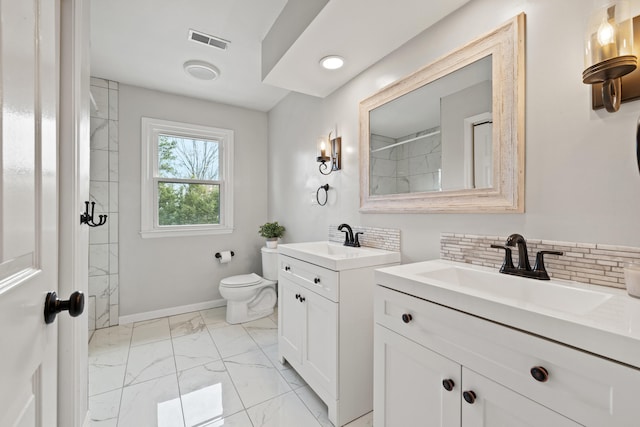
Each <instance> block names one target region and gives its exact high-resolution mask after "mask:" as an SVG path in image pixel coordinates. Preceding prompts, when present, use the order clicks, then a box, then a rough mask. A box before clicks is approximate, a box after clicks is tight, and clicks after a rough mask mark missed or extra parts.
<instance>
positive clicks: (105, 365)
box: [88, 351, 127, 396]
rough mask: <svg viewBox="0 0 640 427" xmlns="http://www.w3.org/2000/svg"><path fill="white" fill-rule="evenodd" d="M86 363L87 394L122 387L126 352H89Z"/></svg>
mask: <svg viewBox="0 0 640 427" xmlns="http://www.w3.org/2000/svg"><path fill="white" fill-rule="evenodd" d="M88 363H89V396H94V395H96V394H101V393H104V392H106V391H111V390H116V389H119V388H122V386H123V384H124V376H125V371H126V368H127V352H122V351H113V352H105V353H98V354H96V355H91V354H90V355H89V360H88Z"/></svg>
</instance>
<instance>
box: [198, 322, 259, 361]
mask: <svg viewBox="0 0 640 427" xmlns="http://www.w3.org/2000/svg"><path fill="white" fill-rule="evenodd" d="M209 333H210V334H211V338H213V342H214V343H215V344H216V347H218V351H220V355H221V356H222V357H223V358H225V357H229V356H235V355H237V354H242V353H246V352H249V351H256V350H260V347H258V344H256V342H255V341H254V340H253V338H251V335H249V333H248V332H247V331H246V329H244V328H243V327H242V325H232V326H225V327H222V328H214V329H209Z"/></svg>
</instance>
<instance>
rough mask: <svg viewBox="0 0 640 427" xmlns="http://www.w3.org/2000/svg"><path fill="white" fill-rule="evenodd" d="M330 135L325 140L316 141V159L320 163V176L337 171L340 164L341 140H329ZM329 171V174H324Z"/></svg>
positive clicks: (337, 138) (338, 138)
mask: <svg viewBox="0 0 640 427" xmlns="http://www.w3.org/2000/svg"><path fill="white" fill-rule="evenodd" d="M331 133H332V132H329V136H328V137H327V138H324V137H322V138H319V139H318V157H316V161H317V162H318V163H320V165H319V166H318V170H319V171H320V173H321V174H322V175H329V174H330V173H331V172H333V171H339V170H340V168H341V164H342V138H340V137H336V138H333V139H331ZM327 170H329V172H326V171H327Z"/></svg>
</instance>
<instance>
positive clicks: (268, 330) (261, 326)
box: [242, 317, 278, 347]
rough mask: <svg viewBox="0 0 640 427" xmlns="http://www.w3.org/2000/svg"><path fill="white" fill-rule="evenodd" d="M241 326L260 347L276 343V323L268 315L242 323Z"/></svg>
mask: <svg viewBox="0 0 640 427" xmlns="http://www.w3.org/2000/svg"><path fill="white" fill-rule="evenodd" d="M242 326H243V327H244V329H245V330H246V331H247V333H248V334H249V335H250V336H251V338H253V340H254V341H255V342H256V344H258V345H259V346H260V347H268V346H271V345H274V344H278V323H276V322H274V321H273V320H271V319H269V318H268V317H263V318H262V319H258V320H253V321H251V322H247V323H244V324H243V325H242Z"/></svg>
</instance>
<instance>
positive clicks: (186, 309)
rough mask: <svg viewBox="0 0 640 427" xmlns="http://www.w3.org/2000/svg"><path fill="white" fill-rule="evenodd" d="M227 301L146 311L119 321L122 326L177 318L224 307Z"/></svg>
mask: <svg viewBox="0 0 640 427" xmlns="http://www.w3.org/2000/svg"><path fill="white" fill-rule="evenodd" d="M225 305H227V300H225V299H224V298H223V299H218V300H212V301H205V302H199V303H196V304H189V305H181V306H178V307H170V308H163V309H162V310H154V311H146V312H144V313H136V314H128V315H126V316H120V317H119V318H118V321H119V323H120V324H121V325H126V324H127V323H133V322H141V321H143V320H151V319H158V318H160V317H166V316H175V315H176V314H184V313H190V312H192V311H199V310H207V309H209V308H216V307H224V306H225Z"/></svg>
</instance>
